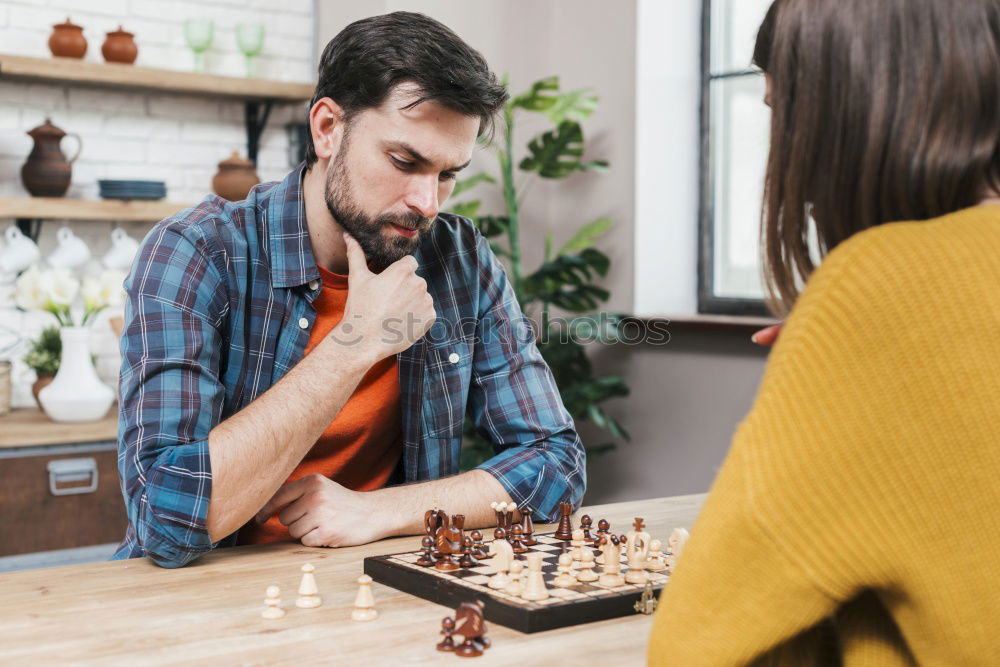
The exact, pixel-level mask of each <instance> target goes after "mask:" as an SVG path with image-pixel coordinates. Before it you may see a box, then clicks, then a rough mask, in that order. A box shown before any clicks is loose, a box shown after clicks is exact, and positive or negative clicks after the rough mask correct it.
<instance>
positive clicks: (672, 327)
mask: <svg viewBox="0 0 1000 667" xmlns="http://www.w3.org/2000/svg"><path fill="white" fill-rule="evenodd" d="M631 319H633V320H635V321H636V322H638V323H640V324H644V325H646V326H649V325H652V324H653V323H656V324H658V325H661V326H665V327H666V329H667V331H695V332H710V333H732V334H740V335H744V334H745V335H751V334H753V333H755V332H757V331H760V330H761V329H763V328H765V327H769V326H771V325H772V324H777V323H778V320H775V319H772V318H769V317H748V316H744V315H662V316H660V317H636V318H631Z"/></svg>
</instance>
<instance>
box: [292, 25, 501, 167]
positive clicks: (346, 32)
mask: <svg viewBox="0 0 1000 667" xmlns="http://www.w3.org/2000/svg"><path fill="white" fill-rule="evenodd" d="M404 82H405V83H412V84H415V86H416V89H415V93H416V95H417V97H416V99H415V100H414V101H413V102H411V103H410V104H408V105H407V106H406V107H405V108H407V109H409V108H412V107H415V106H417V105H418V104H420V103H421V102H428V101H432V102H436V103H438V104H440V105H442V106H444V107H447V108H449V109H452V110H454V111H457V112H459V113H463V114H465V115H467V116H478V117H479V119H480V122H479V134H480V135H482V134H484V133H486V132H488V131H489V130H491V129H492V125H493V118H494V116H495V115H496V113H497V111H499V110H500V108H501V107H502V106H503V104H504V102H505V101H506V100H507V91H506V90H505V89H504V87H503V86H502V85H500V83H498V82H497V78H496V76H495V75H494V74H493V73H492V72H491V71H490V69H489V66H488V65H487V64H486V60H485V59H484V58H483V56H482V55H481V54H480V53H479V52H478V51H476V50H475V49H473V48H472V47H470V46H469V45H468V44H466V43H465V42H463V41H462V40H461V38H459V36H458V35H456V34H455V33H453V32H452V31H451V30H450V29H448V27H447V26H445V25H443V24H441V23H440V22H438V21H435V20H434V19H432V18H430V17H429V16H424V15H423V14H416V13H413V12H393V13H392V14H383V15H381V16H373V17H371V18H366V19H361V20H360V21H355V22H354V23H352V24H350V25H349V26H347V27H346V28H344V29H343V30H341V31H340V32H339V33H338V34H337V36H336V37H334V38H333V39H331V40H330V43H329V44H327V45H326V48H325V49H323V56H322V57H321V58H320V61H319V79H318V82H317V84H316V92H315V93H314V94H313V98H312V102H311V103H310V105H309V106H310V108H311V107H312V106H313V105H314V104H316V102H317V101H318V100H320V99H322V98H324V97H329V98H331V99H332V100H333V101H334V102H336V103H337V104H339V105H340V107H341V108H342V109H343V110H344V114H345V118H344V120H345V121H346V122H350V120H351V118H352V117H353V116H354V115H355V114H357V113H358V112H360V111H363V110H365V109H372V108H375V107H378V106H380V105H381V104H382V102H384V101H385V98H386V96H387V95H388V94H389V93H390V92H391V91H392V90H393V88H395V87H396V86H397V85H398V84H401V83H404ZM315 162H316V150H315V148H314V147H313V141H312V133H311V132H307V133H306V165H307V166H312V165H313V164H314V163H315Z"/></svg>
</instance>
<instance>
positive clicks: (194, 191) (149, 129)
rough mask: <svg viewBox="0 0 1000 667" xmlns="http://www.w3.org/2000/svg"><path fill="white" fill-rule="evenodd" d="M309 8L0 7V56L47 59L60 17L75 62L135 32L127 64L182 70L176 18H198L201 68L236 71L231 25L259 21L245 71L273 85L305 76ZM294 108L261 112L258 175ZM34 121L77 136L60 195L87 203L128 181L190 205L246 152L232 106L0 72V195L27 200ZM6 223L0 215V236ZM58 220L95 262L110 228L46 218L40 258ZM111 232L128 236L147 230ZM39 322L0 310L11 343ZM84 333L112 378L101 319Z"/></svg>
mask: <svg viewBox="0 0 1000 667" xmlns="http://www.w3.org/2000/svg"><path fill="white" fill-rule="evenodd" d="M313 12H314V8H313V0H281V2H273V1H272V0H251V1H249V2H248V1H247V0H199V1H198V2H186V1H182V0H0V52H3V53H13V54H18V55H29V56H37V57H48V56H49V55H50V53H49V50H48V39H49V35H50V34H51V31H52V25H53V24H54V23H61V22H63V21H65V20H66V18H67V17H69V18H70V19H71V20H72V21H73V22H74V23H76V24H77V25H82V26H83V28H84V35H85V37H86V38H87V41H88V48H87V55H86V57H85V60H87V61H93V62H102V61H103V57H102V56H101V45H102V44H103V43H104V38H105V33H106V32H108V31H111V30H115V29H116V28H117V27H118V25H119V24H120V25H122V27H124V29H126V30H128V31H130V32H132V33H134V34H135V36H136V43H137V45H138V47H139V57H138V59H137V61H136V64H137V65H143V66H146V67H156V68H162V69H175V70H181V71H190V70H191V69H192V66H193V54H192V52H191V50H190V49H189V48H188V47H187V45H186V43H185V41H184V28H183V23H184V21H185V20H186V19H188V18H207V19H211V20H213V21H214V22H215V36H214V38H213V42H212V46H211V48H210V49H209V50H208V52H207V53H206V67H207V71H208V72H211V73H214V74H223V75H229V76H243V74H244V69H245V66H244V56H243V54H242V53H240V52H239V49H238V47H237V46H236V37H235V32H236V25H237V24H238V23H240V22H243V21H253V22H258V23H262V24H264V26H265V36H264V50H263V52H262V53H261V55H260V56H258V57H257V75H258V76H259V77H261V78H267V79H276V80H282V81H311V80H313V79H314V78H315V65H314V62H313V61H314V54H313V44H314V34H313V33H314V29H315V28H314V14H313ZM305 113H306V112H305V107H304V106H302V107H299V106H287V105H281V106H276V107H275V108H274V109H273V110H272V112H271V116H270V119H269V122H268V126H267V129H266V130H265V131H264V135H263V137H262V139H261V144H260V153H259V156H258V169H257V172H258V174H259V175H260V177H261V179H263V180H265V181H268V180H277V179H280V178H282V177H283V176H284V175H285V174H286V173H287V172H288V170H289V168H290V165H289V163H288V140H287V135H286V132H285V127H284V126H285V124H286V123H288V122H291V121H298V120H300V119H304V118H305ZM46 117H48V118H51V119H52V122H53V123H54V124H56V125H57V126H59V127H61V128H62V129H63V130H65V131H67V132H74V133H77V134H79V135H80V136H81V138H82V141H83V149H82V151H81V153H80V157H79V159H78V160H77V161H76V163H75V164H74V165H73V182H72V185H71V186H70V189H69V192H68V193H67V196H68V197H79V198H85V199H96V198H97V196H98V186H97V180H98V179H102V178H139V179H156V180H163V181H166V183H167V198H168V199H169V200H170V201H175V202H180V203H189V202H192V203H193V202H195V201H198V200H200V199H201V198H202V197H203V196H204V195H205V194H207V193H208V192H210V190H211V180H212V176H213V175H214V174H215V171H216V165H217V163H218V162H219V161H221V160H223V159H225V158H227V157H229V154H230V153H231V152H232V151H238V152H239V153H240V154H241V155H244V156H245V155H246V130H245V128H244V125H243V105H242V103H240V102H229V101H224V100H215V99H211V98H208V97H195V96H183V95H166V94H157V93H135V92H121V91H112V90H104V89H100V88H86V87H76V86H57V85H47V84H24V83H11V82H5V81H4V80H3V78H2V77H0V196H4V197H11V196H14V197H24V196H28V194H27V192H26V191H25V190H24V187H23V185H22V184H21V177H20V171H21V165H22V164H23V163H24V161H25V159H26V158H27V156H28V153H29V152H30V150H31V146H32V141H31V138H30V137H28V136H27V134H26V132H27V131H28V130H30V129H31V128H33V127H35V126H37V125H40V124H41V123H43V122H44V120H45V118H46ZM75 146H76V142H75V141H74V140H73V139H72V138H69V137H67V138H66V139H64V140H63V143H62V148H63V151H64V152H65V153H66V154H67V155H70V154H71V153H72V151H75V150H76V148H75ZM12 223H13V221H12V220H5V219H0V230H2V229H4V228H6V227H7V226H9V225H10V224H12ZM62 224H67V225H69V226H70V228H71V229H73V231H74V232H75V233H76V234H77V235H78V236H80V237H82V238H84V240H85V241H87V243H88V245H89V246H90V248H91V251H92V254H93V256H94V257H95V258H99V257H101V256H102V255H103V254H104V253H105V252H106V251H107V249H108V247H109V245H110V232H111V230H112V228H113V227H114V225H113V224H112V223H110V222H74V221H48V222H45V223H43V226H42V234H41V238H40V240H39V245H40V247H41V250H42V254H43V256H44V255H47V254H48V253H49V252H51V250H52V249H53V247H54V245H55V233H56V231H57V229H58V228H59V227H60V226H61V225H62ZM123 226H124V227H125V229H126V230H127V231H128V232H129V234H130V235H132V236H133V237H134V238H136V239H141V238H142V237H143V236H144V235H145V233H146V232H147V231H148V229H149V228H150V227H151V225H148V224H126V225H123ZM0 243H2V241H0ZM95 262H96V259H95ZM0 280H2V278H0ZM2 291H3V285H0V292H2ZM45 324H46V316H37V315H35V316H26V315H24V314H21V313H19V312H18V311H16V310H11V309H4V308H2V306H0V327H10V328H13V329H15V330H17V331H19V332H20V334H21V335H22V337H25V338H30V337H33V336H35V335H37V332H38V331H39V330H40V329H41V328H42V326H44V325H45ZM93 338H94V341H93V342H94V344H93V349H94V352H95V354H97V355H98V369H99V372H100V373H101V374H102V376H104V377H105V378H106V379H107V380H109V381H113V380H114V378H115V377H116V375H117V371H118V356H117V355H118V352H117V341H116V340H115V339H114V337H113V335H112V334H111V331H110V329H109V328H108V326H107V324H106V317H104V318H101V319H100V320H99V321H98V322H97V323H96V325H95V327H94V336H93ZM22 353H23V351H22V350H16V351H14V352H13V353H7V354H5V355H3V356H2V357H0V358H4V357H5V358H13V359H14V360H15V369H14V377H15V386H14V404H15V405H31V404H33V400H32V398H31V395H30V393H29V385H30V383H31V382H32V381H33V379H34V378H33V374H32V373H31V372H30V371H28V370H26V369H25V367H24V366H23V365H22V364H20V363H19V362H18V359H19V357H20V355H21V354H22Z"/></svg>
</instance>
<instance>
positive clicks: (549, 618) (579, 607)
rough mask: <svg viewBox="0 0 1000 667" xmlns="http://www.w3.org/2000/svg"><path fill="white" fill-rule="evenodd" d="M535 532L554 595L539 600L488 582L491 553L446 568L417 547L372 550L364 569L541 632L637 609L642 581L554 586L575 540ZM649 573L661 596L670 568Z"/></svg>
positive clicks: (384, 580) (407, 589)
mask: <svg viewBox="0 0 1000 667" xmlns="http://www.w3.org/2000/svg"><path fill="white" fill-rule="evenodd" d="M534 538H535V539H536V540H537V541H538V544H536V545H535V546H533V547H529V548H528V550H529V552H531V551H538V552H541V553H543V554H544V557H543V559H542V563H543V564H542V572H543V574H544V577H545V583H546V585H547V586H548V589H549V595H550V597H549V598H548V599H546V600H540V601H537V602H532V601H529V600H524V599H521V598H519V597H515V596H513V595H508V594H507V593H504V592H503V591H495V590H493V589H492V588H489V587H487V585H486V584H487V582H488V581H489V578H490V576H492V575H494V574H496V570H494V569H493V568H492V567H490V565H489V563H490V559H486V560H482V561H478V565H477V566H475V567H471V568H461V569H458V570H452V571H450V572H447V571H446V572H442V571H441V570H437V569H435V568H434V567H421V566H419V565H417V564H416V561H417V559H418V558H420V552H419V551H411V552H406V553H399V554H389V555H387V556H369V557H368V558H365V574H367V575H369V576H371V578H372V579H374V580H375V581H377V582H379V583H381V584H385V585H386V586H391V587H392V588H395V589H397V590H400V591H403V592H404V593H409V594H411V595H416V596H417V597H420V598H423V599H425V600H430V601H431V602H436V603H438V604H441V605H444V606H446V607H450V608H455V607H457V606H458V605H459V603H461V602H471V601H473V600H482V601H483V603H484V604H485V607H486V609H485V617H486V620H487V621H491V622H493V623H499V624H500V625H504V626H507V627H508V628H513V629H515V630H519V631H521V632H541V631H543V630H553V629H555V628H562V627H566V626H570V625H580V624H581V623H592V622H594V621H603V620H606V619H609V618H617V617H619V616H627V615H629V614H635V613H637V612H636V609H635V603H636V602H637V601H638V600H639V598H640V597H641V595H642V591H643V586H642V585H639V584H628V583H626V584H625V585H624V586H619V587H617V588H603V587H601V586H598V585H597V582H596V581H595V582H592V583H580V582H578V583H576V584H575V585H573V586H570V587H569V588H557V587H555V586H553V585H552V580H553V579H555V578H556V575H557V574H558V572H557V570H556V567H557V565H558V563H557V560H558V558H559V554H561V553H562V552H563V549H564V548H565V549H567V550H568V549H570V548H571V546H570V544H569V542H567V541H563V540H559V539H556V538H555V537H554V536H553V533H545V534H536V535H534ZM487 544H488V543H487ZM587 548H592V547H587ZM621 560H622V574H625V572H626V571H627V562H626V559H625V554H624V550H623V553H622V555H621ZM603 571H604V567H603V566H602V565H597V566H596V567H595V568H594V572H595V573H596V574H598V575H599V574H601V573H602V572H603ZM525 574H527V569H525ZM648 575H649V580H650V582H651V583H652V584H653V589H654V591H656V593H657V596H659V592H660V590H661V589H662V588H663V585H664V584H665V583H666V582H667V579H668V578H669V577H668V575H667V573H666V571H662V572H652V571H651V572H648Z"/></svg>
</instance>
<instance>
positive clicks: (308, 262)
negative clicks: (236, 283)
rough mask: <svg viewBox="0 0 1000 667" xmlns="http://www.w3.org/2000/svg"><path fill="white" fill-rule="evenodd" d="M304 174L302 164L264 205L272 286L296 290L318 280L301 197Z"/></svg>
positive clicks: (269, 195) (273, 189) (302, 163)
mask: <svg viewBox="0 0 1000 667" xmlns="http://www.w3.org/2000/svg"><path fill="white" fill-rule="evenodd" d="M305 171H306V165H305V162H301V163H299V166H297V167H296V168H295V169H293V170H292V171H291V172H289V174H288V175H287V176H285V178H284V180H282V181H281V182H280V183H278V185H277V186H275V187H274V188H272V189H271V190H270V191H269V192H268V193H267V199H266V201H264V202H263V205H264V210H265V211H266V213H265V215H266V216H267V221H266V222H267V233H268V242H269V244H270V250H271V286H272V287H276V288H288V287H297V286H299V285H304V284H306V283H308V282H309V281H311V280H317V279H318V278H319V270H318V269H317V268H316V258H315V257H314V256H313V251H312V241H311V240H310V238H309V226H308V225H307V224H306V206H305V199H304V197H303V194H302V193H303V188H302V177H303V176H304V175H305Z"/></svg>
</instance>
